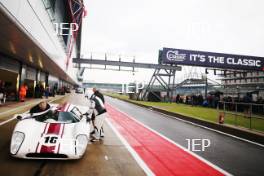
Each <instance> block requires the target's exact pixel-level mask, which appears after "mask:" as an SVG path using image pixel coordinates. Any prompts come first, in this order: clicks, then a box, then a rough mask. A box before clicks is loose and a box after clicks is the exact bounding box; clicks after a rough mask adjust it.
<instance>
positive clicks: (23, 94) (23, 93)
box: [19, 83, 28, 102]
mask: <svg viewBox="0 0 264 176" xmlns="http://www.w3.org/2000/svg"><path fill="white" fill-rule="evenodd" d="M27 90H28V87H27V85H26V84H25V83H24V84H23V85H22V86H21V87H20V90H19V100H20V101H21V102H24V101H25V98H26V95H27Z"/></svg>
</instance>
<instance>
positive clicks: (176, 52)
mask: <svg viewBox="0 0 264 176" xmlns="http://www.w3.org/2000/svg"><path fill="white" fill-rule="evenodd" d="M161 59H162V63H166V64H177V65H190V66H201V67H215V68H224V69H237V70H256V71H264V57H256V56H243V55H234V54H223V53H212V52H204V51H192V50H183V49H173V48H163V50H162V56H161Z"/></svg>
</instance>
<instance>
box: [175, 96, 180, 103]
mask: <svg viewBox="0 0 264 176" xmlns="http://www.w3.org/2000/svg"><path fill="white" fill-rule="evenodd" d="M179 102H180V95H179V94H177V96H176V103H179Z"/></svg>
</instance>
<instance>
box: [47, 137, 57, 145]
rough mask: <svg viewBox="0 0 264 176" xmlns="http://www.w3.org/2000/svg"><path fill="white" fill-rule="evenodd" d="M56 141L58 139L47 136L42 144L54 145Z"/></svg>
mask: <svg viewBox="0 0 264 176" xmlns="http://www.w3.org/2000/svg"><path fill="white" fill-rule="evenodd" d="M57 140H58V137H56V136H47V137H45V141H44V143H50V144H55V143H56V142H57Z"/></svg>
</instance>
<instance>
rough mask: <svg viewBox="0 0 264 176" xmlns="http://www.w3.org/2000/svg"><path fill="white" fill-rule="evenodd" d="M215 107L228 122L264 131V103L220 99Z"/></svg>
mask: <svg viewBox="0 0 264 176" xmlns="http://www.w3.org/2000/svg"><path fill="white" fill-rule="evenodd" d="M217 108H218V110H219V112H220V113H224V117H225V122H228V124H231V125H235V126H241V127H245V128H248V129H250V130H252V129H253V130H257V131H262V132H264V104H257V103H242V102H224V101H220V102H219V103H218V105H217Z"/></svg>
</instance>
